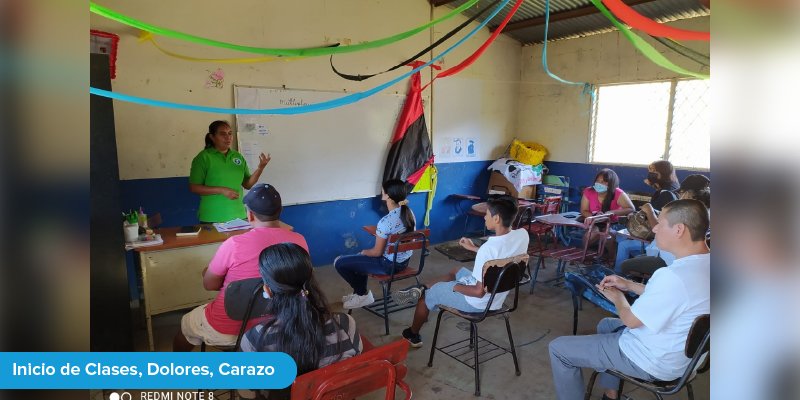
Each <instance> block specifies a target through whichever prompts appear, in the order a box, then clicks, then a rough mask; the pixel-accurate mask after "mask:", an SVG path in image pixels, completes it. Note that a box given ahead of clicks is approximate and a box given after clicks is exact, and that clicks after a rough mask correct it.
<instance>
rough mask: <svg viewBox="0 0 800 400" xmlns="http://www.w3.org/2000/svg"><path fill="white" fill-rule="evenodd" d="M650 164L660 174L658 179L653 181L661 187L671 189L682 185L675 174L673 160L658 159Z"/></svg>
mask: <svg viewBox="0 0 800 400" xmlns="http://www.w3.org/2000/svg"><path fill="white" fill-rule="evenodd" d="M650 165H652V166H653V169H654V170H656V172H658V175H660V177H659V178H658V181H657V182H653V183H656V184H658V188H659V189H665V190H670V189H671V188H676V187H678V186H680V182H679V181H678V176H677V175H675V167H674V166H672V163H671V162H669V161H667V160H658V161H655V162H653V163H652V164H650Z"/></svg>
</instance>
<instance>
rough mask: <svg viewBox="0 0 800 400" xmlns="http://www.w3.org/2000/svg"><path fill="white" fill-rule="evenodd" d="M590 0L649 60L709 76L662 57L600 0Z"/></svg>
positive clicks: (689, 74)
mask: <svg viewBox="0 0 800 400" xmlns="http://www.w3.org/2000/svg"><path fill="white" fill-rule="evenodd" d="M590 1H591V2H592V4H594V6H595V7H597V9H599V10H600V12H601V13H603V15H605V16H606V18H608V20H609V21H611V23H612V24H614V26H615V27H617V29H619V31H620V32H622V34H623V35H624V36H625V38H627V39H628V40H630V42H631V43H633V47H636V49H637V50H639V52H641V53H642V55H644V56H645V57H647V58H648V59H649V60H650V61H652V62H654V63H656V64H657V65H658V66H660V67H662V68H666V69H668V70H670V71H672V72H676V73H679V74H681V75H688V76H693V77H695V78H699V79H708V78H709V76H708V75H706V74H701V73H699V72H692V71H689V70H687V69H685V68H682V67H679V66H677V65H675V64H673V63H672V61H670V60H668V59H667V58H666V57H664V55H663V54H661V53H659V52H658V50H656V49H655V48H654V47H653V46H651V45H650V43H647V42H645V41H644V39H642V38H641V37H639V36H638V35H636V34H635V33H633V32H632V31H631V30H630V28H628V27H627V26H625V25H623V24H622V23H620V22H619V21H617V19H616V18H614V15H613V14H611V11H608V9H607V8H606V6H604V5H603V3H602V2H601V1H600V0H590Z"/></svg>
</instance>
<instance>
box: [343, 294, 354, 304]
mask: <svg viewBox="0 0 800 400" xmlns="http://www.w3.org/2000/svg"><path fill="white" fill-rule="evenodd" d="M355 295H356V294H355V293H350V294H346V295H344V296H342V303H346V302H348V301H350V299H352V298H353V296H355Z"/></svg>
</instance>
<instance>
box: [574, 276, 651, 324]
mask: <svg viewBox="0 0 800 400" xmlns="http://www.w3.org/2000/svg"><path fill="white" fill-rule="evenodd" d="M608 275H614V271H612V270H610V269H609V268H606V267H605V266H603V265H591V266H589V267H586V268H584V269H582V270H581V271H579V272H567V273H565V274H564V286H566V287H567V289H569V291H570V293H572V334H573V335H575V334H577V332H578V310H579V309H580V308H581V303H582V301H583V299H586V300H589V302H591V303H592V304H594V305H596V306H598V307H600V308H602V309H603V310H606V311H608V312H609V313H611V314H613V315H614V316H616V315H617V308H616V307H614V303H612V302H611V300H609V299H608V298H607V297H606V296H604V295H603V294H602V293H600V290H598V289H597V287H596V286H595V285H597V284H599V283H600V282H601V281H602V280H603V278H605V277H606V276H608ZM625 297H627V298H628V301H629V302H631V303H633V302H634V301H636V298H637V297H638V296H636V295H634V294H630V293H626V294H625Z"/></svg>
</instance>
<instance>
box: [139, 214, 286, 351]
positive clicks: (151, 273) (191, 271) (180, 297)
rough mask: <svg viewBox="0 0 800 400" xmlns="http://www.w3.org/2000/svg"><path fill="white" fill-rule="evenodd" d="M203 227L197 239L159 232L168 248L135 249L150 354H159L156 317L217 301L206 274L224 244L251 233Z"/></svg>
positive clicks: (170, 231) (167, 230)
mask: <svg viewBox="0 0 800 400" xmlns="http://www.w3.org/2000/svg"><path fill="white" fill-rule="evenodd" d="M202 227H203V228H202V229H201V230H200V233H199V234H197V235H196V236H181V237H177V236H175V234H176V233H178V232H179V231H180V229H181V228H180V227H173V228H160V229H156V232H157V233H158V234H160V235H161V239H162V240H164V244H161V245H158V246H149V247H139V248H136V249H134V251H135V252H136V253H138V255H139V268H140V269H141V273H142V291H143V292H144V293H143V294H144V312H145V320H146V323H147V343H148V346H149V349H150V351H154V350H155V343H154V342H153V322H152V317H153V316H154V315H158V314H163V313H166V312H170V311H175V310H182V309H186V308H190V307H197V306H199V305H202V304H206V303H208V302H209V301H211V300H213V299H214V297H216V296H217V293H218V291H216V290H215V291H209V290H206V289H205V288H204V287H203V276H202V272H203V270H204V269H205V268H206V267H207V266H208V263H209V262H211V259H212V258H213V257H214V254H216V252H217V249H218V248H219V246H220V244H222V242H224V241H225V240H226V239H228V238H230V237H233V236H236V235H241V234H243V233H245V232H248V231H249V229H243V230H238V231H232V232H217V230H216V229H215V228H214V227H213V226H212V225H202ZM281 227H282V228H285V229H289V230H292V229H293V228H292V227H291V225H287V224H284V223H282V222H281Z"/></svg>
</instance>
